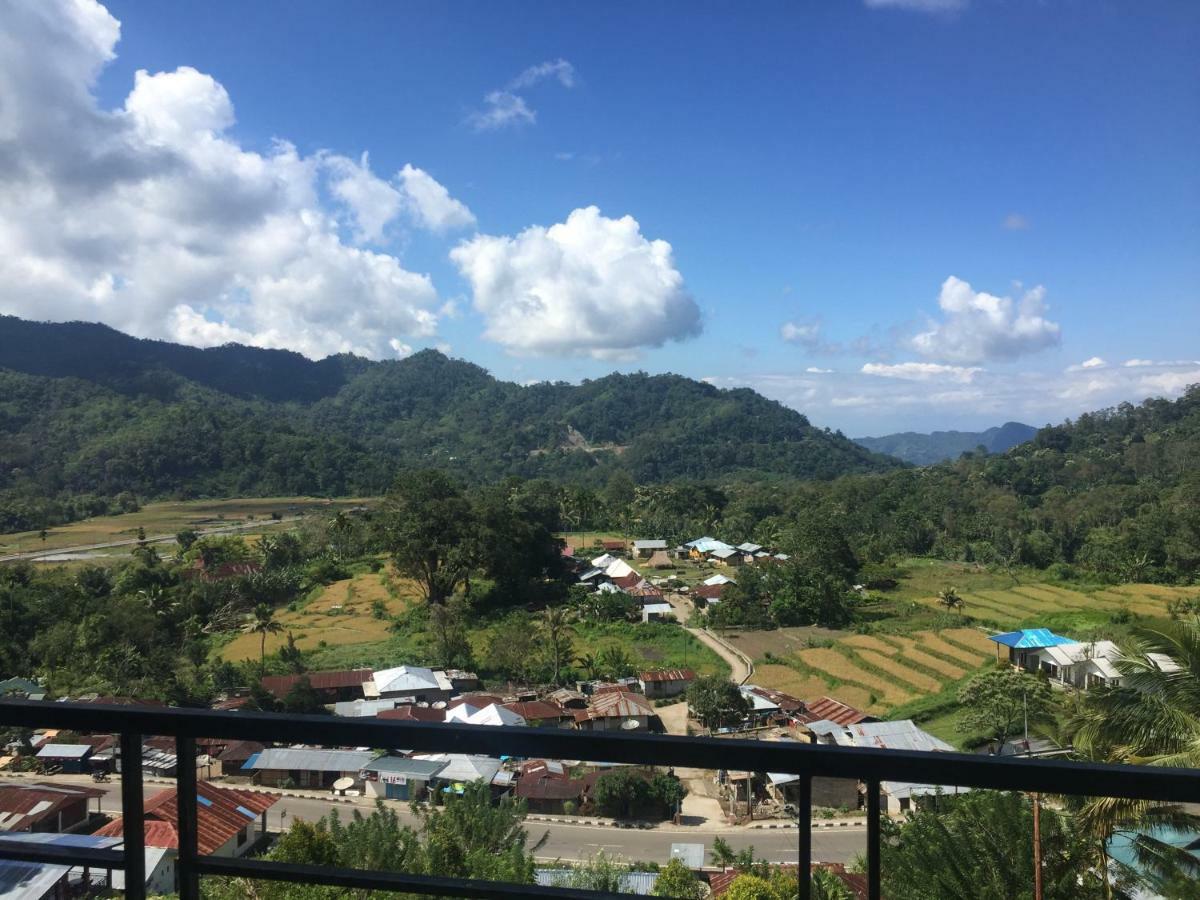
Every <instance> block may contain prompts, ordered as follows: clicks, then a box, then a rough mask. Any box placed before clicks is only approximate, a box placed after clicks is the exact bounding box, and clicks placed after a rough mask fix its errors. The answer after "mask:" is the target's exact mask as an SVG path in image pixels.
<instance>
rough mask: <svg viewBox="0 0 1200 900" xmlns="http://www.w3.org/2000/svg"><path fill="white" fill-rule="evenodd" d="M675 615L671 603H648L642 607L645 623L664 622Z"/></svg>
mask: <svg viewBox="0 0 1200 900" xmlns="http://www.w3.org/2000/svg"><path fill="white" fill-rule="evenodd" d="M674 615H675V609H674V607H672V606H671V604H670V603H647V604H645V605H643V606H642V621H643V622H662V621H664V620H665V619H668V618H670V617H672V616H674Z"/></svg>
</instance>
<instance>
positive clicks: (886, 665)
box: [856, 650, 942, 692]
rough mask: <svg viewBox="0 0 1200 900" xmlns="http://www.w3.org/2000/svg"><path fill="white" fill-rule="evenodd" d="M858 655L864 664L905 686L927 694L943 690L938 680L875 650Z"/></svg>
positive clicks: (863, 651) (861, 652)
mask: <svg viewBox="0 0 1200 900" xmlns="http://www.w3.org/2000/svg"><path fill="white" fill-rule="evenodd" d="M856 655H857V656H858V658H859V659H861V660H862V661H863V662H865V663H868V664H869V665H872V666H874V667H875V668H876V669H882V670H883V671H884V672H886V673H887V674H889V675H891V676H893V677H895V678H897V679H898V680H899V681H900V683H901V684H904V685H905V686H912V687H914V688H916V689H917V690H919V691H926V692H936V691H939V690H941V689H942V683H941V682H940V681H938V680H937V679H936V678H933V677H931V676H929V675H926V674H925V673H924V672H918V671H917V670H916V669H913V668H910V667H909V666H906V665H904V663H902V662H897V661H896V660H894V659H892V658H891V657H888V656H884V655H883V654H882V653H876V652H875V651H874V650H859V651H858V653H857V654H856Z"/></svg>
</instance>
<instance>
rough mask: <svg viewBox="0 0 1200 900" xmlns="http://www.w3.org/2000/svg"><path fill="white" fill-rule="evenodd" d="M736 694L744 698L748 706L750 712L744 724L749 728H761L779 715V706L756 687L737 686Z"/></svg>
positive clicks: (747, 685)
mask: <svg viewBox="0 0 1200 900" xmlns="http://www.w3.org/2000/svg"><path fill="white" fill-rule="evenodd" d="M738 692H739V693H740V694H741V695H742V696H743V697H745V698H746V702H747V703H748V704H749V706H750V711H749V713H748V714H747V715H746V724H747V725H749V726H750V727H751V728H761V727H762V726H764V725H766V724H767V723H768V722H770V721H771V720H772V719H774V718H775V717H776V716H778V715H779V704H778V703H776V702H775V700H773V699H772V698H771V696H770V695H769V694H768V693H766V692H763V691H761V689H760V688H758V687H757V686H756V685H753V684H743V685H739V686H738Z"/></svg>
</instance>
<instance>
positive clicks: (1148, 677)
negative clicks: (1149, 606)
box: [1068, 618, 1200, 877]
mask: <svg viewBox="0 0 1200 900" xmlns="http://www.w3.org/2000/svg"><path fill="white" fill-rule="evenodd" d="M1113 664H1114V665H1115V666H1116V668H1117V670H1118V671H1119V672H1120V673H1121V674H1122V675H1123V676H1124V679H1123V683H1122V684H1121V685H1120V686H1107V687H1099V688H1094V689H1092V690H1091V691H1089V692H1088V694H1087V695H1086V696H1085V697H1084V699H1083V702H1082V704H1081V705H1080V707H1079V709H1078V710H1077V711H1076V712H1075V714H1074V716H1073V717H1072V719H1071V721H1070V722H1069V723H1068V728H1069V730H1070V732H1071V733H1072V734H1073V744H1074V747H1075V750H1076V752H1077V753H1078V754H1079V755H1081V756H1082V757H1083V758H1085V759H1090V760H1100V761H1105V762H1120V763H1134V764H1141V765H1150V766H1184V767H1190V768H1195V767H1197V766H1200V618H1196V619H1193V620H1192V621H1190V622H1170V623H1168V624H1165V625H1162V626H1159V627H1155V628H1139V629H1136V630H1135V631H1134V633H1133V636H1132V638H1131V640H1130V642H1129V643H1128V645H1127V646H1126V647H1124V648H1123V650H1122V654H1121V656H1120V657H1118V658H1117V659H1116V660H1115V661H1114V663H1113ZM1078 819H1079V822H1080V823H1081V824H1082V825H1083V826H1084V827H1086V828H1087V829H1088V831H1089V832H1090V833H1091V834H1092V835H1093V836H1094V837H1095V838H1096V840H1097V846H1098V848H1099V853H1100V857H1101V865H1102V866H1106V865H1107V861H1108V859H1107V843H1108V840H1109V838H1111V837H1112V835H1113V834H1115V833H1118V832H1126V833H1129V834H1130V835H1131V837H1132V842H1133V846H1134V849H1135V851H1136V853H1137V855H1138V861H1139V862H1140V863H1142V864H1143V865H1144V866H1146V867H1147V868H1148V869H1150V870H1151V871H1155V872H1158V873H1163V872H1170V871H1176V872H1181V871H1182V872H1186V873H1189V874H1191V875H1192V876H1193V877H1200V864H1198V863H1197V862H1196V859H1195V857H1193V856H1192V855H1191V854H1189V853H1186V852H1184V851H1179V850H1177V849H1176V848H1173V847H1171V846H1170V845H1169V844H1166V843H1164V842H1162V841H1159V840H1158V839H1156V838H1154V837H1153V836H1152V835H1151V834H1147V833H1146V832H1147V831H1153V828H1154V826H1156V825H1173V826H1176V827H1181V828H1192V829H1194V828H1196V826H1197V824H1198V823H1200V817H1197V816H1194V815H1191V814H1188V813H1186V812H1184V811H1183V809H1182V808H1181V807H1179V806H1177V805H1175V804H1168V803H1151V802H1148V801H1135V800H1121V799H1114V798H1110V797H1093V798H1088V799H1087V800H1086V801H1085V802H1084V803H1083V804H1082V805H1081V807H1080V809H1079V811H1078Z"/></svg>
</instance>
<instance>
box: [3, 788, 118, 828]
mask: <svg viewBox="0 0 1200 900" xmlns="http://www.w3.org/2000/svg"><path fill="white" fill-rule="evenodd" d="M102 796H104V791H101V790H97V789H96V788H90V787H83V786H82V785H74V784H52V783H50V782H35V783H32V784H30V783H26V782H13V783H6V784H0V831H3V832H5V833H7V832H12V831H74V830H76V829H79V828H82V827H83V826H84V825H86V824H87V820H88V801H90V800H97V801H98V800H99V798H100V797H102ZM97 811H99V807H98V806H97Z"/></svg>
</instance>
